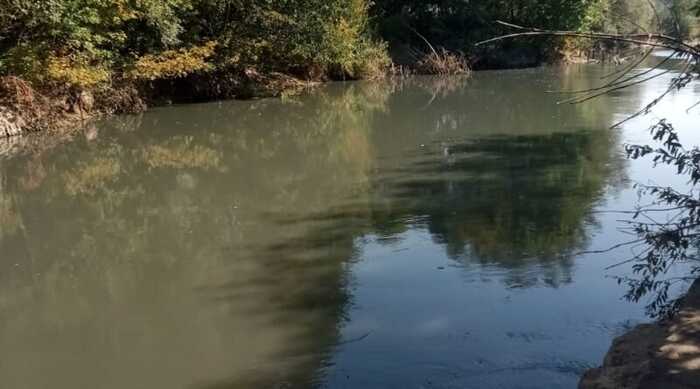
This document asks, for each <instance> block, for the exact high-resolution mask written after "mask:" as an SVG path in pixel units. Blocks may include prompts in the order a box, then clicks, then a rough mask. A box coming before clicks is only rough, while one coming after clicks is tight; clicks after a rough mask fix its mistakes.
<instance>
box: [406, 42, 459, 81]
mask: <svg viewBox="0 0 700 389" xmlns="http://www.w3.org/2000/svg"><path fill="white" fill-rule="evenodd" d="M416 69H417V70H418V72H419V73H422V74H437V75H443V76H444V75H450V74H469V72H470V70H469V64H468V63H467V60H466V58H465V57H464V55H462V54H459V53H451V52H449V51H447V50H446V49H444V48H440V49H437V50H433V51H431V52H430V53H428V54H426V55H424V56H423V57H422V58H421V59H420V60H418V63H417V64H416Z"/></svg>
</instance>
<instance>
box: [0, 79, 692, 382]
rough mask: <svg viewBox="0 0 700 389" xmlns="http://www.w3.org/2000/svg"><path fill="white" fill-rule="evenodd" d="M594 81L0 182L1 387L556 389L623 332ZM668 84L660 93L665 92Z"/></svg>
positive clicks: (140, 149)
mask: <svg viewBox="0 0 700 389" xmlns="http://www.w3.org/2000/svg"><path fill="white" fill-rule="evenodd" d="M605 72H606V70H604V69H602V68H599V67H594V66H591V67H569V68H565V69H558V68H540V69H530V70H518V71H502V72H483V73H476V74H475V75H474V76H473V78H472V79H470V80H462V79H435V78H415V79H409V80H405V81H401V82H388V81H387V82H361V83H347V84H342V83H339V84H331V85H328V86H325V87H323V88H321V89H320V90H318V91H314V92H313V93H310V94H308V95H305V96H302V97H298V98H291V99H286V100H274V99H273V100H258V101H250V102H241V101H233V102H221V103H211V104H198V105H187V106H175V107H168V108H159V109H154V110H151V111H149V112H148V113H146V114H144V115H141V116H124V117H116V118H112V119H109V120H105V121H103V122H101V123H98V124H97V125H94V126H93V125H90V126H87V127H86V128H85V130H84V131H82V132H81V133H80V134H78V135H77V136H76V138H75V139H74V140H72V141H68V142H64V143H62V144H60V145H57V146H54V147H50V148H49V147H44V148H40V150H38V151H34V152H31V153H27V152H25V153H19V154H16V155H13V156H8V157H5V158H4V159H2V160H1V161H0V162H1V165H0V280H1V282H0V387H3V388H18V389H22V388H27V389H38V388H52V389H69V388H70V389H75V388H91V389H99V388H106V389H107V388H108V389H112V388H114V389H117V388H118V389H124V388H130V389H137V388H144V389H146V388H147V389H161V388H164V389H174V388H199V389H219V388H307V387H321V388H363V389H370V388H573V387H575V386H576V383H577V381H578V377H579V376H580V374H581V373H582V372H583V371H584V370H585V369H586V368H589V367H593V366H596V365H598V364H599V363H600V362H601V361H602V358H603V355H604V353H605V352H606V350H607V348H608V346H609V344H610V341H611V339H612V338H613V337H614V336H616V335H618V334H620V333H621V332H622V331H624V330H625V329H626V328H628V327H630V326H631V325H634V324H635V323H637V322H639V321H643V320H645V318H644V315H643V307H642V306H640V305H635V304H630V303H627V302H625V301H622V300H621V299H620V297H621V296H622V294H623V293H624V289H622V287H620V286H618V285H617V284H616V283H615V281H614V280H612V279H610V278H607V277H606V276H609V275H613V274H620V273H624V272H626V271H627V269H624V268H617V269H615V270H611V271H606V270H604V268H605V267H606V266H607V265H609V264H611V263H613V262H614V261H615V260H616V259H620V258H621V256H624V255H627V254H628V253H625V252H624V251H622V252H621V251H616V252H611V253H607V254H602V255H581V254H579V253H580V252H581V251H584V250H587V249H601V248H605V247H607V246H609V245H610V244H612V243H614V242H617V241H619V240H620V239H624V235H622V233H621V232H619V231H618V230H617V227H619V224H618V223H617V222H616V219H618V218H619V215H612V214H607V213H600V212H597V211H601V210H606V209H629V208H631V207H632V206H633V205H634V204H635V203H636V197H635V191H634V190H633V189H632V183H633V182H635V181H643V182H648V181H649V180H653V181H654V182H657V183H663V182H666V181H669V180H670V181H673V180H677V179H676V178H674V177H673V175H672V174H670V173H669V171H668V170H664V169H651V168H650V165H649V162H648V161H635V162H630V161H627V160H626V159H625V158H624V155H623V149H622V144H623V143H625V142H628V141H640V140H641V141H644V140H646V139H648V135H647V131H646V129H647V127H648V125H649V124H650V122H651V121H652V120H653V118H654V117H655V116H654V115H656V116H659V115H662V114H663V115H667V114H668V115H671V117H672V118H674V119H676V124H677V126H679V127H684V126H686V127H688V126H690V125H691V124H692V122H693V121H694V120H696V119H695V118H696V117H697V112H696V113H693V112H691V113H690V114H686V113H685V109H686V108H687V107H688V106H690V105H692V102H693V100H692V98H693V94H694V93H695V92H694V91H693V88H692V87H691V88H690V89H689V90H686V91H684V92H682V93H680V94H677V95H675V96H672V97H670V98H669V99H668V100H666V101H665V102H664V103H663V105H662V106H661V107H659V108H658V110H659V111H661V113H657V114H652V115H650V116H648V117H646V118H642V119H639V120H636V121H634V122H631V123H629V124H628V125H626V126H625V128H623V129H621V130H609V129H607V127H608V126H609V125H611V124H612V123H613V122H615V121H616V120H619V119H621V118H622V117H624V116H625V115H626V114H628V113H630V112H632V111H634V110H635V109H638V108H639V107H641V106H642V105H643V104H644V103H645V102H646V101H648V100H649V99H651V98H653V97H654V96H655V94H656V93H658V92H660V91H661V90H663V89H664V88H665V85H666V84H665V82H666V81H668V78H663V77H661V78H658V79H656V80H654V81H653V82H650V83H648V84H645V85H642V86H639V87H636V88H634V89H629V90H625V91H620V92H617V93H616V94H614V95H611V96H606V97H603V98H600V99H598V100H594V101H592V102H590V103H587V104H583V105H576V106H572V105H556V104H555V102H556V101H557V99H559V98H561V95H557V94H552V93H546V91H548V90H561V89H581V88H587V87H592V86H595V85H596V83H599V82H600V76H601V75H603V74H604V73H605ZM668 77H671V75H669V76H668Z"/></svg>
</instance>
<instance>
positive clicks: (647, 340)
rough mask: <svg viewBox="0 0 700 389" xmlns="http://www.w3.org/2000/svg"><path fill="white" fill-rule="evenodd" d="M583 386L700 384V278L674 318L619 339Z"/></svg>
mask: <svg viewBox="0 0 700 389" xmlns="http://www.w3.org/2000/svg"><path fill="white" fill-rule="evenodd" d="M578 387H579V389H653V388H664V389H691V388H698V387H700V279H699V280H695V282H694V283H693V284H692V285H691V287H690V289H689V290H688V292H687V293H686V295H685V297H684V301H683V304H682V306H681V309H680V311H679V312H678V314H677V315H676V316H675V317H674V318H672V319H670V320H668V321H658V322H653V323H647V324H640V325H638V326H636V327H635V328H633V329H631V330H629V331H627V332H625V333H624V334H623V335H621V336H619V337H617V338H615V339H614V340H613V342H612V345H611V346H610V349H609V350H608V352H607V354H606V355H605V359H604V361H603V365H602V366H601V367H597V368H593V369H590V370H588V371H586V372H585V373H584V374H583V376H582V377H581V380H580V381H579V386H578Z"/></svg>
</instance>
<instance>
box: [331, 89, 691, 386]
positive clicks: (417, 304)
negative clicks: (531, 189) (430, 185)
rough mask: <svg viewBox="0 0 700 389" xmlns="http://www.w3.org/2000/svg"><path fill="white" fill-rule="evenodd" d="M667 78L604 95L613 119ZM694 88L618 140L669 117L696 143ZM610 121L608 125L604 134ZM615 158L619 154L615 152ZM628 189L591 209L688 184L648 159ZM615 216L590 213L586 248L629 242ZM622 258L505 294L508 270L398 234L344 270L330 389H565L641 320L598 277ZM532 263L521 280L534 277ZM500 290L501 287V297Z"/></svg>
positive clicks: (636, 165) (611, 256) (637, 136)
mask: <svg viewBox="0 0 700 389" xmlns="http://www.w3.org/2000/svg"><path fill="white" fill-rule="evenodd" d="M670 77H671V76H664V77H660V78H657V79H655V80H653V81H651V82H649V83H647V84H644V85H642V86H641V87H638V88H635V89H630V90H628V91H623V92H622V93H618V94H616V95H614V96H612V97H611V101H612V103H613V104H614V105H615V109H616V110H617V111H616V112H618V114H617V115H615V116H614V117H613V118H612V121H615V120H619V119H621V118H624V115H625V114H627V113H629V112H634V110H635V109H640V108H641V107H643V106H644V105H645V104H647V102H648V101H650V100H651V99H653V98H655V97H656V96H657V95H658V94H659V93H660V92H661V91H663V90H664V88H665V87H666V86H667V83H668V81H669V79H670ZM695 96H697V95H695V93H694V92H693V85H691V86H689V87H688V88H686V89H685V90H682V91H680V92H678V93H674V94H672V95H671V96H669V97H668V98H667V99H665V100H663V101H662V102H661V103H660V104H659V105H658V106H657V107H655V108H654V110H653V112H652V113H651V114H649V115H647V116H643V117H641V118H638V119H635V120H633V121H630V122H628V123H627V124H626V125H625V126H624V128H623V129H618V130H611V131H621V132H622V134H623V142H625V143H632V142H649V140H650V136H649V131H648V127H649V125H650V124H651V123H653V122H654V121H655V120H656V119H659V118H663V117H666V118H670V119H672V122H673V124H674V125H675V126H676V128H677V129H679V130H680V133H681V139H682V140H684V141H686V142H690V143H692V144H700V133H697V131H695V132H693V131H691V130H693V125H694V124H695V123H697V116H698V114H700V108H698V109H697V110H696V111H693V112H691V113H690V114H686V113H685V109H686V108H688V107H690V106H691V105H692V104H693V103H694V102H695V98H696V97H695ZM612 121H611V124H612ZM619 152H620V153H622V152H623V151H622V150H619ZM627 169H628V171H627V177H629V182H630V183H629V184H628V185H626V186H625V187H623V188H622V189H621V188H619V187H618V188H611V189H609V190H608V193H607V194H606V197H605V199H604V201H603V202H602V203H601V204H600V205H599V207H598V209H599V210H625V209H630V208H631V207H633V206H634V204H637V200H638V198H637V192H636V190H635V189H633V188H632V185H631V183H632V182H640V183H655V184H661V185H675V186H678V185H683V183H684V182H685V179H684V178H682V177H678V176H676V175H675V174H673V173H674V172H673V170H672V169H670V168H667V167H658V168H651V162H650V161H648V160H639V161H632V162H629V164H628V165H627ZM620 218H621V216H620V215H619V214H607V213H601V214H597V215H596V220H597V222H598V223H597V226H596V227H595V228H593V227H589V228H590V229H591V231H590V233H591V234H592V236H593V237H592V240H591V242H590V248H591V249H601V248H606V247H609V246H611V245H612V244H614V243H618V242H620V241H623V240H629V236H628V235H625V234H623V233H622V232H620V231H619V230H618V227H620V224H619V223H618V222H617V219H620ZM629 250H630V249H629V248H625V249H621V250H616V251H614V252H610V253H606V254H598V255H592V254H589V255H580V256H579V257H577V258H576V259H575V261H574V265H573V270H572V272H573V273H574V279H573V282H571V283H565V284H563V285H558V286H557V287H554V288H553V287H546V286H545V284H542V283H540V284H538V286H536V287H531V288H518V287H517V285H509V284H508V283H506V284H504V283H503V280H504V279H507V278H508V276H509V274H508V273H509V272H512V271H513V269H503V268H499V267H498V266H495V265H489V264H486V265H480V264H477V262H472V263H470V262H469V261H461V262H459V263H457V262H454V261H451V260H450V259H448V257H447V256H446V254H445V249H444V248H443V247H441V246H440V245H439V244H436V243H434V241H433V240H432V238H431V236H430V234H429V233H428V232H427V231H425V230H423V229H415V228H414V229H413V230H409V231H408V232H405V233H403V234H402V235H401V236H400V239H396V240H395V241H394V243H393V244H392V245H385V244H379V243H378V242H376V241H372V242H370V243H369V244H367V245H366V246H365V247H364V248H363V254H362V256H361V260H359V261H358V262H357V263H356V264H355V265H354V266H353V268H352V275H353V279H354V284H353V285H354V287H353V290H352V294H353V296H354V303H355V304H354V306H353V308H352V310H351V312H350V314H349V317H350V320H349V321H348V322H347V323H346V325H345V327H344V330H343V338H344V339H346V340H347V341H348V343H344V344H341V345H340V346H339V349H338V352H337V354H336V355H335V357H334V358H333V360H332V362H333V367H332V368H330V369H329V370H328V372H327V384H328V386H329V387H334V388H335V387H337V388H353V387H355V388H358V387H362V388H394V387H395V388H405V387H426V388H430V387H440V388H452V387H455V388H457V387H458V388H485V387H489V388H495V387H508V388H515V387H517V388H542V387H547V388H555V387H562V388H563V387H574V386H575V385H576V382H577V381H578V376H579V374H580V373H581V372H582V371H583V370H584V369H586V368H588V367H591V366H594V365H597V364H598V363H600V361H601V360H602V356H603V354H604V353H605V351H606V350H607V348H608V347H609V343H610V340H611V338H612V337H613V336H615V335H617V334H619V333H620V332H621V331H623V330H624V329H625V328H627V327H628V326H630V325H633V324H634V323H636V322H639V321H642V320H646V319H645V318H644V315H643V313H642V311H643V308H642V306H641V305H635V304H630V303H627V302H625V301H622V300H621V299H619V298H618V297H620V296H621V295H622V294H623V293H624V289H623V288H622V287H620V286H618V285H617V283H616V282H615V281H614V280H612V279H610V278H607V277H606V275H611V274H625V273H626V272H628V271H629V267H621V268H617V269H615V270H611V271H606V270H605V267H606V266H608V265H610V264H612V263H614V262H615V261H616V260H620V259H626V258H627V257H629V256H630V251H629ZM538 266H542V265H541V264H534V263H533V264H532V265H531V267H530V268H527V269H524V270H523V271H524V272H528V271H529V272H532V273H533V274H534V276H535V277H537V276H538V274H539V275H540V276H541V273H542V269H539V268H537V267H538ZM504 285H506V287H504Z"/></svg>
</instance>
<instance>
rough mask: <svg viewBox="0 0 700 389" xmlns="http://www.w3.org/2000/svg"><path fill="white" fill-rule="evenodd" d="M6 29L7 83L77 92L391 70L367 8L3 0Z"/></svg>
mask: <svg viewBox="0 0 700 389" xmlns="http://www.w3.org/2000/svg"><path fill="white" fill-rule="evenodd" d="M0 26H1V27H0V75H2V74H14V75H19V76H22V77H25V78H27V79H31V80H33V81H37V82H56V81H58V82H65V83H67V84H69V85H71V86H78V87H92V86H95V85H97V84H99V83H100V82H107V81H108V80H109V79H111V78H114V77H122V76H124V75H126V76H131V75H133V73H131V69H134V68H136V70H137V73H138V71H140V72H141V73H143V74H142V75H141V76H140V77H137V78H144V79H149V80H155V79H159V78H173V77H184V76H187V75H189V74H193V73H197V72H201V71H208V70H223V71H230V70H233V71H235V70H243V69H247V68H257V69H261V70H268V71H279V72H291V73H294V72H301V73H305V72H307V73H308V69H316V68H318V69H320V70H321V73H323V74H321V75H324V74H329V73H331V72H334V73H335V75H338V76H342V77H346V76H348V77H365V76H369V74H367V73H368V72H379V71H383V68H382V67H385V66H386V65H388V57H387V55H386V53H385V49H384V46H383V45H382V44H380V43H376V42H375V41H373V40H372V38H371V36H370V32H369V28H368V2H367V0H351V1H342V0H335V1H324V0H283V1H265V0H164V1H163V0H0ZM207 42H217V43H218V44H217V46H216V50H214V47H213V46H207V45H209V43H207ZM203 48H206V50H204V51H206V52H202V50H203ZM210 49H211V50H210ZM57 65H61V66H57ZM71 66H74V67H75V69H67V68H66V67H71ZM90 68H94V69H97V70H99V73H100V76H99V77H96V76H95V74H92V75H90V76H89V77H88V76H85V75H84V74H82V73H90V71H89V70H90ZM52 70H53V71H52ZM58 70H60V71H58ZM74 70H75V71H77V72H78V73H81V75H78V76H76V75H70V74H68V73H72V72H73V71H74ZM104 72H107V73H108V74H107V76H106V77H104V76H105V74H104ZM93 73H94V72H93Z"/></svg>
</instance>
